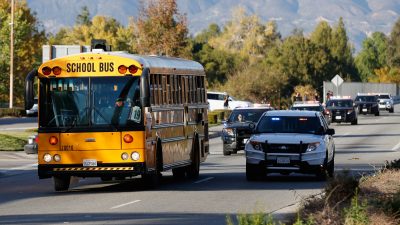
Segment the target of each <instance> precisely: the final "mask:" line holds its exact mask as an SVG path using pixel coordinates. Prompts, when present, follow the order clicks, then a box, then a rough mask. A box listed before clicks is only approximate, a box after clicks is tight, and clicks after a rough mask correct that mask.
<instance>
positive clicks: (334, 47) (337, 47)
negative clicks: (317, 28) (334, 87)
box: [330, 17, 360, 80]
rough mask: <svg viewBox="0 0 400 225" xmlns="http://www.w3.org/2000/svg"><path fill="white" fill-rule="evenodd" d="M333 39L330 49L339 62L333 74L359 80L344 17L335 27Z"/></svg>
mask: <svg viewBox="0 0 400 225" xmlns="http://www.w3.org/2000/svg"><path fill="white" fill-rule="evenodd" d="M331 40H332V41H331V45H330V46H331V47H330V51H331V54H332V56H333V58H334V59H335V60H336V63H337V64H336V68H335V71H332V72H334V73H332V74H341V76H342V77H344V78H345V79H347V80H359V79H360V78H359V76H358V74H357V70H356V69H355V65H354V59H353V47H352V46H351V44H350V43H349V39H348V37H347V33H346V28H345V25H344V22H343V18H342V17H340V19H339V22H338V24H337V25H336V26H335V27H334V29H333V32H332V39H331Z"/></svg>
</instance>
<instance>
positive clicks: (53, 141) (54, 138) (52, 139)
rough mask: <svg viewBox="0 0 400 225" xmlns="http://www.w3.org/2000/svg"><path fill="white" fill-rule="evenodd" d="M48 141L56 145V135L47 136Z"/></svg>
mask: <svg viewBox="0 0 400 225" xmlns="http://www.w3.org/2000/svg"><path fill="white" fill-rule="evenodd" d="M49 143H50V144H51V145H56V144H57V143H58V139H57V138H56V137H54V136H51V137H50V138H49Z"/></svg>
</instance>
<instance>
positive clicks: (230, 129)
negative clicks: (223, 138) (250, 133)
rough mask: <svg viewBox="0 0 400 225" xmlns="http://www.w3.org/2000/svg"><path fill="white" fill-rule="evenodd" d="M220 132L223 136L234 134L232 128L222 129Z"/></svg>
mask: <svg viewBox="0 0 400 225" xmlns="http://www.w3.org/2000/svg"><path fill="white" fill-rule="evenodd" d="M222 132H224V133H225V134H227V135H230V136H233V134H234V131H233V129H232V128H224V129H222Z"/></svg>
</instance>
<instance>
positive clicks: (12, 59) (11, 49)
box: [10, 0, 14, 109]
mask: <svg viewBox="0 0 400 225" xmlns="http://www.w3.org/2000/svg"><path fill="white" fill-rule="evenodd" d="M13 90H14V0H11V23H10V109H11V108H13V99H14V92H13Z"/></svg>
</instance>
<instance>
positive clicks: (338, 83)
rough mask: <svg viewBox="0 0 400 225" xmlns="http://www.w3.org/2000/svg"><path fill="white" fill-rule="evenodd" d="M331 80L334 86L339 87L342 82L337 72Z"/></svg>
mask: <svg viewBox="0 0 400 225" xmlns="http://www.w3.org/2000/svg"><path fill="white" fill-rule="evenodd" d="M331 81H332V83H333V84H334V85H335V86H336V87H339V86H340V85H341V84H342V83H343V78H341V77H340V76H339V74H336V76H335V77H333V78H332V80H331Z"/></svg>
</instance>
